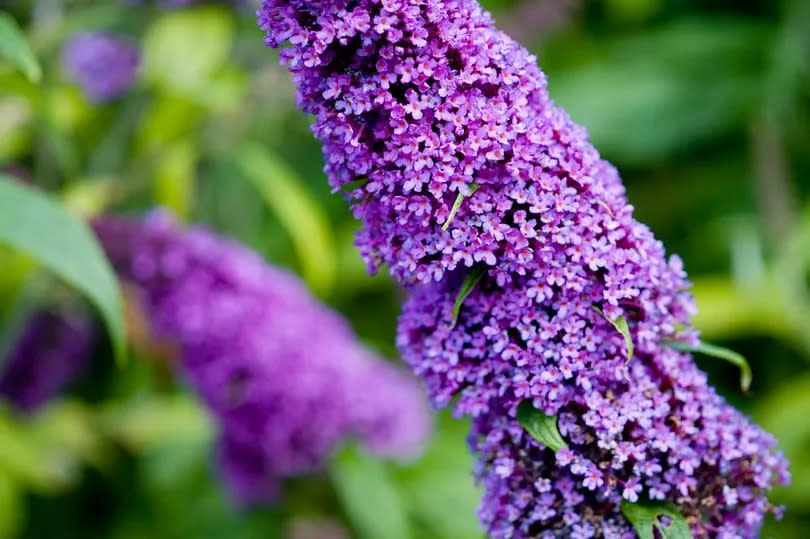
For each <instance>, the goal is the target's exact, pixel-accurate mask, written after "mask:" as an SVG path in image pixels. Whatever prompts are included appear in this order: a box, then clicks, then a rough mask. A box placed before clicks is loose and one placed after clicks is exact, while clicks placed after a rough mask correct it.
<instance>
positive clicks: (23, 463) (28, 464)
mask: <svg viewBox="0 0 810 539" xmlns="http://www.w3.org/2000/svg"><path fill="white" fill-rule="evenodd" d="M64 464H65V463H64V462H62V461H61V460H59V459H53V458H50V456H49V455H48V454H47V453H46V452H45V451H44V449H43V448H42V447H40V446H39V445H38V444H37V443H36V441H35V440H34V439H33V438H32V437H31V435H30V433H29V432H28V431H27V430H26V429H25V428H24V427H23V425H21V424H20V423H19V422H18V421H17V420H16V418H15V417H14V415H13V414H12V413H11V411H9V410H8V409H7V408H4V407H0V474H3V473H5V475H7V476H9V477H11V478H12V479H13V480H14V481H16V482H18V483H20V484H21V485H24V486H25V487H28V488H31V489H34V490H38V491H40V492H53V491H56V490H58V489H60V488H62V487H64V486H65V485H66V484H67V483H68V482H69V481H70V479H71V474H70V471H71V470H69V469H67V468H66V467H65V466H64Z"/></svg>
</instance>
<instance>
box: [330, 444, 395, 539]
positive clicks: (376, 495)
mask: <svg viewBox="0 0 810 539" xmlns="http://www.w3.org/2000/svg"><path fill="white" fill-rule="evenodd" d="M330 471H331V475H332V480H333V481H334V484H335V489H336V490H337V494H338V497H339V498H340V501H341V503H342V504H343V507H344V509H345V511H346V513H347V515H348V516H349V519H350V520H351V522H352V524H353V525H354V528H355V530H356V532H357V535H358V537H359V539H378V538H380V537H385V539H408V538H409V537H411V531H410V528H409V525H408V519H407V517H406V513H405V507H404V504H403V502H402V499H401V498H400V493H399V492H398V490H397V488H396V485H395V484H394V483H393V482H392V481H391V477H390V476H389V474H388V472H387V470H386V469H385V466H384V465H383V464H382V463H381V462H379V461H378V460H375V459H373V458H371V457H369V456H368V455H365V454H362V453H361V452H360V451H358V450H356V449H354V448H351V447H347V448H344V449H343V450H341V451H340V452H339V453H338V454H337V455H336V456H335V458H334V460H333V462H332V466H331V468H330Z"/></svg>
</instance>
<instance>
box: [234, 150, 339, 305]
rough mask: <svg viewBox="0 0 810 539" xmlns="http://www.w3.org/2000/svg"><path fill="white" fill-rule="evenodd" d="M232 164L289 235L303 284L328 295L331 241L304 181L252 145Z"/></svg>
mask: <svg viewBox="0 0 810 539" xmlns="http://www.w3.org/2000/svg"><path fill="white" fill-rule="evenodd" d="M235 163H236V164H237V166H238V167H239V168H240V170H241V171H242V173H243V174H244V175H245V177H246V178H247V179H248V180H250V181H251V183H253V185H254V186H255V187H256V188H257V189H258V190H259V191H260V193H261V194H262V196H263V198H264V201H265V203H266V204H267V207H268V208H269V209H270V210H271V211H272V212H273V213H274V214H275V215H276V217H277V218H278V220H279V222H280V223H281V226H282V227H284V229H285V230H286V231H287V234H289V236H290V238H291V239H292V242H293V247H294V248H295V251H296V254H297V256H298V259H299V261H300V262H301V271H302V273H303V274H304V278H305V279H306V281H307V283H309V284H310V286H312V287H313V288H314V289H315V290H317V291H318V292H320V293H321V294H327V293H329V292H330V291H331V290H332V286H333V285H334V281H335V271H336V267H337V254H336V253H335V240H334V237H333V235H332V230H331V228H330V225H329V222H328V220H327V218H326V215H325V214H324V212H323V210H322V209H321V207H320V205H318V204H317V203H316V202H315V201H314V200H313V198H312V196H311V195H310V193H309V192H308V191H307V188H306V185H305V183H304V181H303V180H302V179H301V178H300V177H299V176H298V174H296V173H295V171H293V170H292V169H291V168H290V167H288V166H287V165H286V164H285V163H284V162H283V161H282V160H281V159H279V158H278V157H276V156H275V155H273V154H272V153H270V152H268V151H266V150H264V149H263V148H261V147H259V146H256V145H248V146H245V147H243V148H242V149H241V150H239V151H238V152H237V156H236V159H235Z"/></svg>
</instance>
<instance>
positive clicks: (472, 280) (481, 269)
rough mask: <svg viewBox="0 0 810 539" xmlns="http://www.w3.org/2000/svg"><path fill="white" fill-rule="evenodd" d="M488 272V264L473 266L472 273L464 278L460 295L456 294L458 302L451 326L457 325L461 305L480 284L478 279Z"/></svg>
mask: <svg viewBox="0 0 810 539" xmlns="http://www.w3.org/2000/svg"><path fill="white" fill-rule="evenodd" d="M486 272H487V268H486V266H483V265H480V266H473V267H472V269H470V273H468V274H467V277H466V278H465V279H464V282H463V283H461V288H459V290H458V296H456V302H455V304H453V323H452V324H451V325H450V327H451V328H453V327H456V322H457V321H458V313H459V311H460V310H461V306H462V305H463V304H464V300H465V299H467V296H469V295H470V294H471V293H472V291H473V290H474V289H475V287H476V285H477V284H478V281H480V280H481V279H482V278H483V277H484V275H485V274H486Z"/></svg>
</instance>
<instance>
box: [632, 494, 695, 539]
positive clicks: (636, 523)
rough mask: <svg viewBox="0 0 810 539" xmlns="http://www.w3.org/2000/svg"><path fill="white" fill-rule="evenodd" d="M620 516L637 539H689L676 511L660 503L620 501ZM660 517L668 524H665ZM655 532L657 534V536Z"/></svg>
mask: <svg viewBox="0 0 810 539" xmlns="http://www.w3.org/2000/svg"><path fill="white" fill-rule="evenodd" d="M621 510H622V514H623V515H624V516H625V518H627V520H629V521H630V524H632V525H633V528H635V530H636V533H638V536H639V539H655V538H656V537H657V538H658V539H691V538H692V532H691V530H690V529H689V524H688V523H687V522H686V519H685V518H684V517H683V515H682V514H681V513H680V512H679V511H678V509H677V508H676V507H675V506H673V505H671V504H668V503H662V502H636V503H630V502H629V501H627V500H624V501H622V504H621ZM661 517H665V518H666V519H667V520H668V521H669V522H667V523H666V524H665V523H664V521H662V518H661ZM655 532H658V533H657V534H656V533H655Z"/></svg>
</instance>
